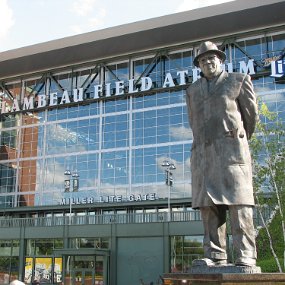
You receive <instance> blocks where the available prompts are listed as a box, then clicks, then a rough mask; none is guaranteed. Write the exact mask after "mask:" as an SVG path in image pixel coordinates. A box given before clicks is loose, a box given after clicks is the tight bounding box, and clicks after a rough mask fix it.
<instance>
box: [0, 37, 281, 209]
mask: <svg viewBox="0 0 285 285" xmlns="http://www.w3.org/2000/svg"><path fill="white" fill-rule="evenodd" d="M221 46H222V48H223V49H224V50H225V52H226V53H227V58H228V60H227V61H226V66H228V68H231V69H232V70H233V71H239V69H240V66H241V63H240V62H245V63H247V62H249V61H250V60H253V68H254V74H252V78H253V82H254V86H255V90H256V93H257V94H258V95H259V97H260V98H261V99H262V101H264V102H265V103H267V105H268V107H269V109H270V111H274V112H277V115H278V116H277V120H279V121H284V119H285V85H284V83H285V81H284V76H283V77H278V78H277V77H272V76H270V61H272V60H276V59H278V58H282V56H283V53H284V47H285V34H284V33H275V34H271V35H270V34H267V35H263V34H262V35H259V36H256V37H253V38H243V39H238V40H235V41H231V40H227V39H225V41H224V42H223V44H222V45H221ZM196 50H197V46H195V45H189V46H187V45H185V46H183V49H181V47H180V48H176V49H175V48H171V49H170V48H169V49H168V50H163V51H162V50H161V51H157V53H154V54H142V55H141V56H140V57H133V58H130V56H128V57H126V59H122V60H121V61H119V62H109V63H101V62H99V63H96V64H94V65H89V66H81V67H80V68H79V67H76V66H74V67H72V68H70V69H66V70H65V71H61V72H60V73H57V72H54V73H52V72H47V73H44V74H42V75H41V76H38V77H36V76H35V77H34V78H25V79H22V80H20V81H17V80H15V82H5V83H2V84H1V87H0V97H1V106H2V110H3V106H4V107H5V108H8V109H9V110H11V112H6V113H4V114H2V115H1V122H0V125H1V134H0V148H1V149H0V160H1V163H0V173H1V174H0V207H1V208H11V207H21V206H40V205H58V204H59V203H61V202H62V201H64V200H65V199H66V201H68V199H71V198H72V199H81V200H82V199H83V200H84V199H85V198H86V197H93V199H94V201H99V200H100V197H102V196H103V197H105V196H107V197H109V196H116V197H120V198H119V200H120V201H121V200H127V199H128V197H136V195H148V194H149V193H154V194H155V198H166V197H168V194H169V191H171V193H170V195H171V198H185V197H186V198H189V197H191V178H190V172H191V167H190V155H191V154H190V149H191V143H192V133H191V129H190V127H189V124H188V115H187V110H186V103H185V88H186V86H187V84H189V83H191V82H192V81H193V80H195V75H194V73H196V75H197V70H195V69H194V66H192V61H193V57H194V56H195V52H196ZM229 66H231V67H229ZM184 70H187V71H188V74H187V75H186V74H185V78H184V77H183V78H182V76H181V72H182V71H184ZM166 76H170V77H167V78H168V84H166V83H165V82H166V81H165V78H166ZM146 78H150V80H151V87H152V88H151V89H149V88H148V87H147V84H148V83H149V82H148V81H145V79H146ZM184 80H185V84H179V82H180V83H181V81H184ZM130 90H132V92H128V91H130ZM96 94H97V95H98V97H97V95H96ZM14 99H17V102H18V104H19V105H21V106H26V110H25V111H23V110H20V109H19V106H18V105H17V104H15V100H14ZM44 100H46V102H48V106H46V107H45V106H44V107H43V102H44ZM32 103H33V104H34V107H35V108H28V106H31V104H32ZM165 160H168V161H170V162H171V163H174V164H175V166H176V170H175V171H173V177H174V180H175V183H173V186H172V187H171V189H169V188H168V186H167V185H165V169H164V168H163V167H162V166H161V165H162V163H163V161H165ZM73 190H74V191H73ZM132 195H133V196H132Z"/></svg>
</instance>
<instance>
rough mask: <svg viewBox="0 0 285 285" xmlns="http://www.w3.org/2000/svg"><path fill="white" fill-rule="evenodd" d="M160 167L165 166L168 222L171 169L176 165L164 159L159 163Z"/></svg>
mask: <svg viewBox="0 0 285 285" xmlns="http://www.w3.org/2000/svg"><path fill="white" fill-rule="evenodd" d="M161 166H162V167H165V184H166V185H167V186H168V197H167V204H168V205H167V208H168V213H167V214H168V215H167V220H168V221H169V222H170V220H171V207H170V199H171V187H172V186H173V176H172V170H175V169H176V167H175V165H174V164H173V163H170V162H169V161H167V160H164V161H163V163H162V164H161Z"/></svg>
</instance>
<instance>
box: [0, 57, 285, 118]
mask: <svg viewBox="0 0 285 285" xmlns="http://www.w3.org/2000/svg"><path fill="white" fill-rule="evenodd" d="M253 63H254V60H253V59H250V60H249V61H248V62H247V63H246V62H245V61H240V62H239V71H240V72H241V73H248V74H255V70H254V64H253ZM264 66H265V67H267V66H271V75H270V76H272V77H276V78H280V77H283V76H284V75H285V60H284V59H281V60H275V61H274V59H273V60H272V61H268V60H267V66H266V65H264ZM223 69H224V70H227V71H228V72H233V64H232V63H227V64H225V65H223ZM191 73H192V78H193V80H192V82H195V81H196V80H197V79H198V78H199V77H200V69H199V68H194V69H192V70H191ZM188 76H191V74H190V72H189V70H181V71H177V72H176V75H175V80H174V78H173V75H172V73H170V72H169V73H166V75H165V77H164V81H163V85H162V88H170V87H175V86H182V85H186V77H188ZM135 82H136V80H135V79H130V80H128V81H127V82H126V81H116V82H115V83H113V84H111V83H106V84H104V85H103V84H97V85H94V86H93V91H94V92H93V93H94V95H93V98H91V99H100V98H107V97H113V96H119V95H125V94H134V93H138V92H145V91H150V90H152V89H153V88H154V87H153V85H154V84H153V81H152V79H151V78H150V77H142V78H141V79H140V82H139V84H136V83H135ZM1 95H2V98H1V99H2V100H1V106H0V107H1V109H0V110H1V114H7V113H13V112H19V111H31V110H35V109H38V108H47V107H56V106H60V105H66V104H70V103H80V102H83V101H84V100H90V99H84V90H83V88H78V89H73V91H72V96H70V95H69V93H68V90H64V91H63V92H62V93H61V94H58V92H53V93H50V94H49V95H46V94H39V95H38V96H37V97H36V99H35V97H33V96H30V97H25V98H24V99H23V102H22V103H20V102H19V101H18V99H13V101H12V102H11V100H8V101H7V100H5V99H4V98H3V95H4V94H3V93H2V94H0V96H1Z"/></svg>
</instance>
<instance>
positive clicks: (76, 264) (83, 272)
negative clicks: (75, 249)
mask: <svg viewBox="0 0 285 285" xmlns="http://www.w3.org/2000/svg"><path fill="white" fill-rule="evenodd" d="M107 276H108V275H107V257H106V256H100V255H73V256H66V270H65V284H67V285H107V284H108V283H107V278H108V277H107Z"/></svg>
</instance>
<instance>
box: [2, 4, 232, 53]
mask: <svg viewBox="0 0 285 285" xmlns="http://www.w3.org/2000/svg"><path fill="white" fill-rule="evenodd" d="M230 1H233V0H175V1H174V0H0V11H1V25H0V52H2V51H6V50H10V49H15V48H19V47H23V46H28V45H33V44H37V43H40V42H46V41H50V40H54V39H59V38H64V37H68V36H72V35H76V34H82V33H86V32H91V31H95V30H100V29H104V28H108V27H112V26H117V25H122V24H126V23H131V22H136V21H140V20H144V19H149V18H154V17H159V16H163V15H168V14H173V13H177V12H181V11H186V10H192V9H196V8H199V7H204V6H209V5H215V4H220V3H223V2H230Z"/></svg>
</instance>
